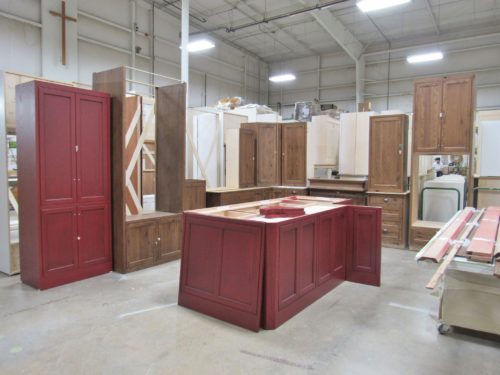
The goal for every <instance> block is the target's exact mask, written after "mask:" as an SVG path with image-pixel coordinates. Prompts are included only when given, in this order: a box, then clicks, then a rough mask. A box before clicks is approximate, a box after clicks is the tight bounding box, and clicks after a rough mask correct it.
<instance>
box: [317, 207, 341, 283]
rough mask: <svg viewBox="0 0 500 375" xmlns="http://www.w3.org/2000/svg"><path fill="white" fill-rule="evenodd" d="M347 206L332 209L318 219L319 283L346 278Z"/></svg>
mask: <svg viewBox="0 0 500 375" xmlns="http://www.w3.org/2000/svg"><path fill="white" fill-rule="evenodd" d="M346 210H347V208H343V209H337V210H334V211H330V212H328V213H326V214H324V215H322V216H320V218H319V219H318V221H319V224H318V240H317V241H318V273H317V284H318V285H322V284H324V283H325V282H327V281H329V280H332V279H335V280H345V255H346V246H347V234H346V233H347V214H346Z"/></svg>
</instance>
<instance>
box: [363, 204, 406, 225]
mask: <svg viewBox="0 0 500 375" xmlns="http://www.w3.org/2000/svg"><path fill="white" fill-rule="evenodd" d="M369 206H371V204H369ZM402 221H403V212H402V211H396V212H395V211H387V210H385V209H382V222H383V223H385V222H393V223H394V222H396V223H399V222H402Z"/></svg>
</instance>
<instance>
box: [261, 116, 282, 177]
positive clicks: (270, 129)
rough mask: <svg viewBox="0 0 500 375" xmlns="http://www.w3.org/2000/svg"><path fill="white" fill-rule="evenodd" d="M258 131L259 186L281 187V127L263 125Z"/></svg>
mask: <svg viewBox="0 0 500 375" xmlns="http://www.w3.org/2000/svg"><path fill="white" fill-rule="evenodd" d="M256 129H257V186H273V185H281V156H280V153H281V151H280V145H281V141H280V132H279V131H280V126H279V125H278V124H261V125H257V126H256Z"/></svg>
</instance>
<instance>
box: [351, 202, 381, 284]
mask: <svg viewBox="0 0 500 375" xmlns="http://www.w3.org/2000/svg"><path fill="white" fill-rule="evenodd" d="M346 208H347V212H348V214H349V225H350V230H349V237H350V238H349V243H348V247H347V256H346V280H348V281H352V282H355V283H360V284H368V285H374V286H380V263H381V250H382V209H381V208H380V207H363V206H347V207H346Z"/></svg>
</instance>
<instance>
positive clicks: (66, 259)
mask: <svg viewBox="0 0 500 375" xmlns="http://www.w3.org/2000/svg"><path fill="white" fill-rule="evenodd" d="M41 227H42V228H41V229H42V230H41V233H42V249H43V250H42V267H43V274H44V276H46V277H47V276H48V277H57V276H58V274H62V273H65V272H66V271H68V270H71V269H75V268H76V267H77V266H78V257H77V243H76V241H77V220H76V210H75V209H74V208H73V207H64V208H52V209H42V213H41Z"/></svg>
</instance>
